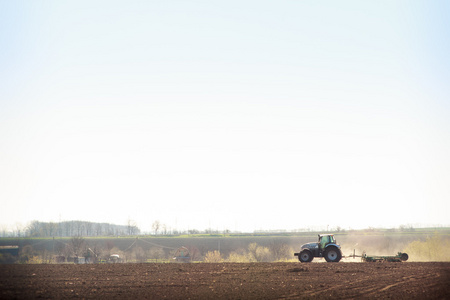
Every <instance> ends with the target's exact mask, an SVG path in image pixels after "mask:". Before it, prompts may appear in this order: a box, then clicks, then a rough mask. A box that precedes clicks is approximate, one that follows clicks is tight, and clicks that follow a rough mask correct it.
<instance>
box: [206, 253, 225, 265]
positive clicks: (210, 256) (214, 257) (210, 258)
mask: <svg viewBox="0 0 450 300" xmlns="http://www.w3.org/2000/svg"><path fill="white" fill-rule="evenodd" d="M204 262H207V263H220V262H223V258H222V255H221V254H220V252H219V251H217V250H215V251H208V252H207V253H206V255H205V259H204Z"/></svg>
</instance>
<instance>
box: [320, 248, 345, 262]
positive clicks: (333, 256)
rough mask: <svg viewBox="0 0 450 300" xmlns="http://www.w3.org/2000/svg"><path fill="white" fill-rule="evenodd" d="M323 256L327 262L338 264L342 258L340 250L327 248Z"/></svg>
mask: <svg viewBox="0 0 450 300" xmlns="http://www.w3.org/2000/svg"><path fill="white" fill-rule="evenodd" d="M323 256H324V257H325V260H326V261H327V262H338V261H340V260H341V258H342V254H341V250H339V249H338V248H336V247H328V248H327V249H326V250H325V253H324V255H323Z"/></svg>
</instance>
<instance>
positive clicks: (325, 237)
mask: <svg viewBox="0 0 450 300" xmlns="http://www.w3.org/2000/svg"><path fill="white" fill-rule="evenodd" d="M328 244H335V245H336V239H335V238H334V235H332V234H319V248H320V249H321V250H324V249H325V248H326V247H327V245H328Z"/></svg>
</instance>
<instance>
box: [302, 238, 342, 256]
mask: <svg viewBox="0 0 450 300" xmlns="http://www.w3.org/2000/svg"><path fill="white" fill-rule="evenodd" d="M294 256H298V260H299V261H300V262H302V263H307V262H311V261H312V260H313V259H314V257H323V258H325V260H326V261H327V262H339V261H340V260H341V258H342V252H341V246H339V244H337V243H336V239H335V238H334V235H333V234H319V241H318V242H317V243H307V244H304V245H302V247H301V250H300V252H298V253H294Z"/></svg>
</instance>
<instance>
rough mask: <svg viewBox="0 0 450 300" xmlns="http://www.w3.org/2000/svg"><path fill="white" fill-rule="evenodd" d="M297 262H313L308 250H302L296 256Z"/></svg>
mask: <svg viewBox="0 0 450 300" xmlns="http://www.w3.org/2000/svg"><path fill="white" fill-rule="evenodd" d="M298 260H299V261H300V262H302V263H304V262H311V261H312V260H313V255H312V253H311V251H309V250H303V251H302V252H300V253H299V254H298Z"/></svg>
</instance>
